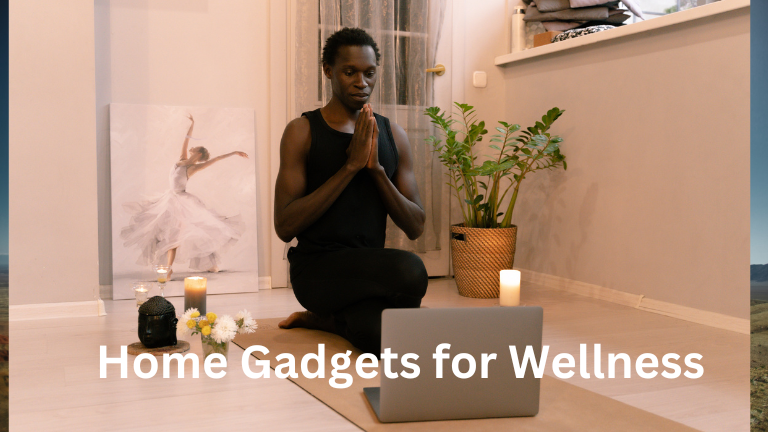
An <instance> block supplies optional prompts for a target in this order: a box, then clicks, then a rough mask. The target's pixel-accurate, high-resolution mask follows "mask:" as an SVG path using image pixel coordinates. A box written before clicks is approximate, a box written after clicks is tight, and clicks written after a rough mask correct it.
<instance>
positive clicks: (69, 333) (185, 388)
mask: <svg viewBox="0 0 768 432" xmlns="http://www.w3.org/2000/svg"><path fill="white" fill-rule="evenodd" d="M169 300H171V301H172V302H173V304H174V305H175V306H176V308H177V310H180V309H181V307H182V306H183V298H181V297H176V298H170V299H169ZM521 302H522V303H523V304H527V305H540V306H542V307H543V308H544V344H545V345H549V346H550V360H548V362H547V364H548V367H547V371H546V372H545V373H547V374H548V375H553V373H552V371H551V368H550V366H551V358H552V356H554V354H557V353H561V352H568V353H571V354H572V355H574V357H576V359H577V362H578V361H579V360H578V354H579V344H580V343H586V344H588V346H589V347H590V349H589V350H588V352H589V365H590V367H589V371H590V372H591V371H592V355H591V351H592V350H591V348H592V344H595V343H599V344H601V345H602V352H603V355H602V358H603V371H604V372H605V371H606V364H605V363H606V358H607V353H608V352H612V353H619V352H623V353H627V354H629V356H630V357H631V358H632V359H633V360H634V359H636V358H637V357H638V356H639V355H640V354H641V353H646V352H649V353H654V354H656V355H657V356H658V357H659V358H661V357H662V356H663V355H664V354H666V353H669V352H674V353H677V354H679V355H680V356H681V358H682V357H685V355H686V354H688V353H691V352H697V353H699V354H701V355H702V356H703V359H702V360H701V364H702V365H703V366H704V375H703V377H701V378H699V379H696V380H692V379H688V378H684V377H681V378H678V379H672V380H670V379H665V378H662V377H660V376H658V377H656V378H653V379H642V378H639V377H638V376H637V374H636V373H635V371H634V368H633V371H632V378H631V379H624V378H615V379H607V378H606V379H602V380H599V379H596V378H595V377H594V375H593V376H592V378H591V379H588V380H587V379H582V378H580V377H579V374H578V371H577V373H576V375H575V376H574V377H573V378H570V379H568V380H567V382H569V383H571V384H575V385H578V386H580V387H583V388H586V389H588V390H591V391H594V392H597V393H599V394H602V395H605V396H609V397H611V398H614V399H616V400H619V401H622V402H625V403H627V404H630V405H633V406H635V407H638V408H641V409H643V410H647V411H650V412H652V413H655V414H658V415H661V416H664V417H666V418H669V419H672V420H675V421H678V422H681V423H684V424H686V425H689V426H692V427H694V428H697V429H701V430H705V431H747V430H749V335H743V334H737V333H733V332H729V331H726V330H719V329H715V328H711V327H707V326H703V325H699V324H694V323H690V322H686V321H682V320H678V319H674V318H669V317H666V316H662V315H657V314H653V313H650V312H644V311H639V310H635V309H632V308H629V307H626V306H621V305H617V304H614V303H609V302H605V301H602V300H596V299H591V298H588V297H584V296H580V295H577V294H571V293H568V292H565V291H559V290H554V289H549V288H546V287H542V286H537V285H532V284H524V285H523V291H522V299H521ZM105 303H106V308H107V313H108V315H107V316H105V317H94V318H74V319H66V320H50V319H49V320H39V321H20V322H12V323H11V333H12V337H11V339H12V341H11V342H12V349H11V365H10V368H11V369H10V370H11V394H10V404H11V420H10V426H11V430H12V431H43V430H45V431H53V430H64V431H74V430H77V431H114V430H147V431H151V430H166V429H170V430H191V428H195V430H209V431H213V430H216V431H219V430H221V431H224V430H232V431H235V430H258V431H329V432H331V431H333V432H343V431H355V430H359V429H358V428H357V427H356V426H354V425H353V424H351V423H349V422H348V421H347V420H345V419H344V418H343V417H341V416H340V415H338V414H336V413H335V412H334V411H332V410H331V409H330V408H328V407H326V406H325V405H324V404H322V403H321V402H319V401H317V400H316V399H315V398H313V397H312V396H311V395H309V394H307V393H306V392H304V391H303V390H302V389H301V388H299V387H297V386H295V385H294V384H292V383H291V382H290V381H287V380H281V379H277V378H274V375H273V377H272V378H270V379H256V380H254V379H249V378H247V377H246V376H245V375H244V374H243V372H242V368H241V365H240V359H241V357H242V352H243V351H242V350H241V349H240V348H238V347H237V346H235V345H234V344H231V345H230V351H229V356H228V360H229V365H228V367H227V369H226V370H227V375H226V376H225V377H224V378H222V379H218V380H216V379H211V378H208V377H207V376H206V375H205V373H204V372H203V371H202V367H201V371H200V378H199V379H192V378H191V364H189V363H188V366H187V368H186V378H184V379H179V378H177V377H176V376H175V372H176V368H175V366H174V367H173V368H172V377H171V378H162V373H161V372H158V373H157V375H156V376H155V377H153V378H150V379H141V378H138V377H137V376H136V374H135V373H134V371H133V357H130V356H129V362H128V378H127V379H121V378H120V377H119V366H117V365H110V366H108V377H107V378H106V379H100V378H99V346H100V345H107V346H108V355H109V356H111V357H114V356H118V355H119V347H120V345H128V344H130V343H132V342H135V341H136V340H137V336H136V329H137V324H136V322H137V312H136V306H135V302H134V301H131V300H120V301H113V300H105ZM423 304H424V305H425V306H428V307H487V306H494V305H498V299H496V300H478V299H468V298H464V297H461V296H459V295H458V293H457V292H456V288H455V284H454V281H453V280H451V279H438V280H431V281H430V285H429V289H428V291H427V296H426V297H425V299H424V302H423ZM242 308H247V309H248V310H250V311H251V312H252V314H253V315H254V317H255V318H257V319H258V318H273V317H283V316H287V315H288V314H289V313H291V312H293V311H295V310H301V308H300V306H299V304H298V302H297V301H296V299H295V298H294V296H293V292H292V291H291V290H290V289H274V290H263V291H261V292H259V293H253V294H229V295H216V296H209V297H208V309H209V310H211V311H215V312H218V313H222V314H223V313H229V314H234V313H236V312H237V311H238V310H240V309H242ZM189 340H190V343H191V345H192V348H191V349H192V352H194V353H197V354H201V353H202V349H201V346H200V341H199V339H198V338H190V339H189ZM159 363H160V364H162V362H159ZM680 363H682V360H681V361H680ZM683 366H684V365H683ZM143 369H144V370H145V371H147V370H148V369H149V366H148V364H147V363H146V362H145V364H144V368H143ZM161 370H162V369H160V371H161ZM660 370H661V369H660ZM683 370H686V368H685V367H683ZM606 376H607V375H606Z"/></svg>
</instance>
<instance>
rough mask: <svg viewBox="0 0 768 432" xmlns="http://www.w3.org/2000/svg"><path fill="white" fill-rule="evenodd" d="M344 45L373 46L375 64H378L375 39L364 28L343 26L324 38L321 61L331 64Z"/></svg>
mask: <svg viewBox="0 0 768 432" xmlns="http://www.w3.org/2000/svg"><path fill="white" fill-rule="evenodd" d="M344 46H359V47H363V46H369V47H371V48H373V53H374V54H376V64H377V65H378V64H379V59H380V58H381V54H379V46H378V45H376V41H374V40H373V38H372V37H371V35H369V34H368V33H366V32H365V30H363V29H361V28H350V27H344V28H343V29H341V30H339V31H337V32H336V33H334V34H332V35H331V36H329V37H328V39H326V40H325V46H324V47H323V56H322V60H323V63H328V64H329V65H331V66H333V63H334V62H335V61H336V56H337V55H338V54H339V48H341V47H344Z"/></svg>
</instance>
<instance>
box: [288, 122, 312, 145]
mask: <svg viewBox="0 0 768 432" xmlns="http://www.w3.org/2000/svg"><path fill="white" fill-rule="evenodd" d="M311 142H312V134H311V132H310V128H309V119H307V118H306V117H303V116H302V117H299V118H295V119H293V120H291V121H290V122H289V123H288V124H287V125H286V126H285V131H284V132H283V142H282V145H283V146H285V147H288V148H291V149H293V150H306V149H308V148H309V145H310V144H311Z"/></svg>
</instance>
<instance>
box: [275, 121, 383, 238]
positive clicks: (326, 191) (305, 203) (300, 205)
mask: <svg viewBox="0 0 768 432" xmlns="http://www.w3.org/2000/svg"><path fill="white" fill-rule="evenodd" d="M372 133H373V120H372V118H369V117H368V116H366V115H362V114H361V115H360V116H359V117H358V121H357V123H356V124H355V136H353V137H352V142H351V143H350V151H349V157H348V159H347V163H346V164H345V165H344V167H342V168H341V169H340V170H339V171H338V172H337V173H336V174H334V175H333V176H332V177H331V178H330V179H328V181H326V182H325V183H323V185H322V186H320V187H319V188H317V189H316V190H315V191H314V192H312V193H311V194H309V195H304V194H305V193H306V188H307V154H308V152H309V147H310V145H311V142H312V137H311V135H310V129H309V120H308V119H306V118H304V117H300V118H298V119H296V120H293V121H292V122H290V123H288V126H286V128H285V132H283V138H282V140H281V142H280V170H279V171H278V173H277V182H276V183H275V231H276V232H277V236H278V237H279V238H280V240H282V241H284V242H286V243H287V242H289V241H291V240H292V239H293V238H294V237H296V235H298V234H299V233H301V232H302V231H304V230H305V229H307V227H309V226H310V225H312V224H313V223H314V222H315V221H316V220H318V219H319V218H320V216H322V215H323V214H324V213H325V212H326V211H327V210H328V209H329V208H330V207H331V204H333V203H334V202H335V201H336V198H338V197H339V195H341V192H343V191H344V188H346V187H347V185H348V184H349V182H350V181H352V178H353V177H354V176H355V174H357V172H358V171H360V170H361V169H363V168H364V167H365V164H366V162H367V160H368V155H369V154H370V147H371V139H372Z"/></svg>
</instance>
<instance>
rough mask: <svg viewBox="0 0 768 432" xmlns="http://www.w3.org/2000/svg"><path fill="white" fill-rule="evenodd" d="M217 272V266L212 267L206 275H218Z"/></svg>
mask: <svg viewBox="0 0 768 432" xmlns="http://www.w3.org/2000/svg"><path fill="white" fill-rule="evenodd" d="M218 272H219V267H218V266H213V267H211V268H209V269H208V273H218Z"/></svg>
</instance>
